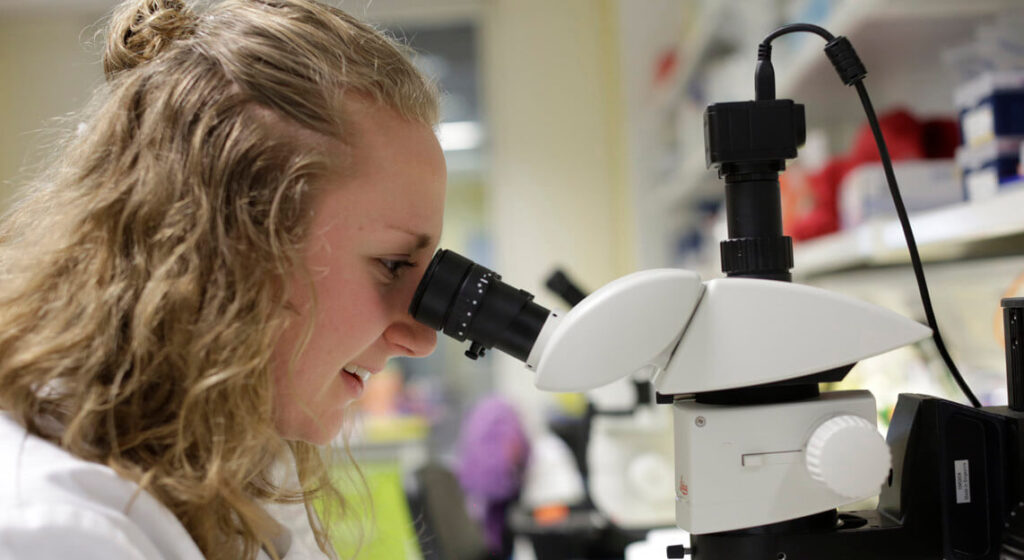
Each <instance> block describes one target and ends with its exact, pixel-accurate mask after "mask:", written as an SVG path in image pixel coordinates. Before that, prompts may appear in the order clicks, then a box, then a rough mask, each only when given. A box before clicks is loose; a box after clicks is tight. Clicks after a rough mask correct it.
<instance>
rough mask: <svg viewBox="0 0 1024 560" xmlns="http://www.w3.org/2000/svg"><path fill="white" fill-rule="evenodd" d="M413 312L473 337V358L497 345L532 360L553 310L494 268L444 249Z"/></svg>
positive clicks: (441, 327) (422, 319)
mask: <svg viewBox="0 0 1024 560" xmlns="http://www.w3.org/2000/svg"><path fill="white" fill-rule="evenodd" d="M409 314H410V315H412V316H413V318H414V319H416V320H417V321H419V322H420V323H423V324H424V325H427V326H429V327H430V328H432V329H435V330H439V331H442V332H444V334H446V335H448V336H450V337H452V338H454V339H455V340H458V341H459V342H462V341H464V340H467V339H468V340H469V341H470V343H471V344H470V348H469V350H468V351H467V352H466V355H467V356H469V357H470V358H473V359H476V358H478V357H480V356H482V355H484V352H485V351H486V350H487V349H490V348H497V349H498V350H501V351H502V352H505V353H506V354H509V355H510V356H512V357H514V358H517V359H519V360H522V361H526V359H527V357H529V355H530V351H531V350H532V349H533V345H534V342H536V340H537V336H538V335H539V334H540V331H541V328H542V327H543V326H544V322H545V321H547V318H548V315H549V314H550V311H549V310H548V309H546V308H544V307H542V306H540V305H537V304H536V303H534V302H533V294H530V293H529V292H527V291H525V290H520V289H517V288H514V287H512V286H509V285H508V284H505V283H504V282H502V281H501V276H500V275H499V274H497V273H495V272H494V271H492V270H490V269H488V268H486V267H483V266H481V265H479V264H476V263H474V262H473V261H471V260H469V259H467V258H466V257H463V256H462V255H459V254H458V253H455V252H453V251H449V250H447V249H442V250H440V251H438V252H437V253H436V254H435V255H434V258H433V260H431V261H430V265H429V266H428V267H427V271H426V273H424V275H423V279H422V280H420V284H419V286H417V287H416V293H415V294H414V295H413V298H412V304H411V305H410V306H409Z"/></svg>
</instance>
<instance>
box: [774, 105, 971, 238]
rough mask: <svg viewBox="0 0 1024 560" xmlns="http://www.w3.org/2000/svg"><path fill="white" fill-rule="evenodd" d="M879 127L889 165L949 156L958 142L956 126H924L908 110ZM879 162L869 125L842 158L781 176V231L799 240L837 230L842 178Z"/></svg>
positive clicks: (934, 123)
mask: <svg viewBox="0 0 1024 560" xmlns="http://www.w3.org/2000/svg"><path fill="white" fill-rule="evenodd" d="M878 126H879V128H881V129H882V135H883V136H885V142H886V146H887V147H888V149H889V156H890V157H891V158H892V160H893V161H900V160H908V159H936V158H950V157H953V152H954V151H955V150H956V146H957V145H958V144H959V143H960V133H959V128H958V127H957V124H956V121H954V120H952V119H938V120H932V121H925V122H922V121H920V120H918V119H917V118H915V117H914V116H913V115H912V114H911V113H910V112H909V111H906V110H903V109H899V110H895V111H890V112H888V113H885V114H883V115H882V116H881V117H879V119H878ZM877 161H881V157H880V156H879V154H878V148H877V147H876V146H875V138H874V135H873V134H872V133H871V128H870V126H868V124H867V123H864V124H863V125H861V127H860V128H858V129H857V134H856V136H855V137H854V139H853V144H852V145H851V146H850V149H849V150H848V151H847V153H846V154H843V155H840V156H836V157H834V158H832V159H831V160H829V162H828V163H826V164H825V166H824V167H822V168H821V169H820V170H818V171H815V172H813V173H807V172H802V171H800V170H798V168H797V166H796V165H795V166H794V167H793V169H790V170H788V171H786V172H785V173H783V174H782V176H781V177H780V178H779V184H780V186H781V188H782V200H783V220H782V223H783V230H784V231H785V234H786V235H789V236H790V237H792V238H793V239H794V240H797V241H801V240H805V239H811V238H814V237H818V236H820V235H825V234H828V233H832V232H834V231H837V230H838V229H839V209H838V206H837V201H838V199H839V192H838V191H839V185H840V184H841V183H842V181H843V177H845V176H846V174H847V173H848V172H849V171H850V170H852V169H853V168H855V167H857V166H858V165H860V164H862V163H868V162H877Z"/></svg>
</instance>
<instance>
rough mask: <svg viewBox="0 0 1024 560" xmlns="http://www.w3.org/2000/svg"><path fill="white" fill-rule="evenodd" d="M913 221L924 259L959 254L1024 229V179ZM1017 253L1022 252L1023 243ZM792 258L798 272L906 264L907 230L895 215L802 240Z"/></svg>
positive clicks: (913, 216)
mask: <svg viewBox="0 0 1024 560" xmlns="http://www.w3.org/2000/svg"><path fill="white" fill-rule="evenodd" d="M910 225H911V227H912V228H913V230H914V236H915V238H916V239H917V244H918V249H919V250H920V252H921V255H922V258H923V259H924V260H926V261H928V260H949V259H955V258H959V257H962V256H964V254H966V253H967V252H968V248H969V247H973V248H975V249H976V248H977V245H978V244H983V243H987V242H996V241H998V240H1001V239H1006V238H1008V237H1012V236H1015V235H1020V234H1024V181H1022V182H1019V183H1017V184H1014V185H1008V186H1006V187H1005V188H1004V189H1003V190H1002V191H1001V193H1000V194H999V195H997V196H994V197H992V198H989V199H986V200H978V201H971V202H964V203H960V204H956V205H952V206H948V207H944V208H940V209H936V210H931V211H927V212H920V213H915V214H911V215H910ZM1016 252H1017V253H1024V246H1021V247H1019V248H1016ZM793 260H794V269H793V272H794V274H796V275H798V276H801V277H807V276H816V275H822V274H828V273H832V272H839V271H845V270H850V269H857V268H865V267H873V266H884V265H893V264H905V263H909V262H910V257H909V254H908V252H907V247H906V241H905V240H904V238H903V229H902V228H901V227H900V224H899V222H898V221H897V220H896V219H895V218H893V219H883V220H874V221H870V222H867V223H865V224H862V225H860V226H857V227H855V228H852V229H849V230H845V231H841V232H839V233H835V234H831V235H826V236H822V237H819V238H816V239H812V240H809V241H805V242H802V243H798V244H797V245H796V246H795V247H794V255H793Z"/></svg>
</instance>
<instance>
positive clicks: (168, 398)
mask: <svg viewBox="0 0 1024 560" xmlns="http://www.w3.org/2000/svg"><path fill="white" fill-rule="evenodd" d="M104 71H105V74H106V77H107V84H106V86H105V88H104V91H102V92H101V93H100V95H99V99H98V101H96V102H95V103H94V108H93V109H92V110H91V113H90V116H89V117H88V118H87V120H86V121H85V123H84V124H83V125H82V126H80V127H79V131H78V133H77V134H76V135H75V136H74V137H73V138H71V139H70V140H69V141H68V143H67V145H66V147H65V149H64V151H63V153H62V155H61V157H60V159H59V161H58V162H57V164H56V165H54V166H53V168H52V171H51V174H50V176H49V177H46V178H45V179H44V180H41V181H39V183H38V185H37V186H35V187H34V188H33V189H30V191H29V192H28V193H27V196H26V197H25V198H24V200H22V201H21V202H19V203H18V204H17V205H16V207H15V209H14V210H13V211H12V212H11V213H10V215H9V216H8V218H7V219H6V220H5V222H4V225H3V228H2V230H0V240H2V243H0V266H2V268H0V270H2V272H3V276H2V281H3V284H2V285H3V290H2V291H0V325H3V327H2V328H0V411H2V412H0V556H3V557H7V556H5V555H10V556H14V557H29V558H64V557H74V558H78V559H81V558H200V557H203V556H205V557H207V558H232V559H234V558H253V557H256V556H257V555H262V554H264V553H265V554H268V555H269V556H271V557H274V558H278V557H283V556H285V555H286V549H287V543H286V542H285V541H286V540H287V539H285V538H281V537H286V536H287V535H283V534H281V532H280V527H279V525H277V524H276V523H275V522H274V520H273V519H272V518H271V517H270V516H269V515H268V514H267V513H266V512H265V509H264V506H265V505H267V504H269V503H273V502H289V501H290V502H293V503H294V502H296V501H301V502H304V503H305V508H306V511H307V514H308V519H309V523H310V525H311V527H312V529H313V532H314V533H315V535H316V537H317V544H318V545H319V547H320V549H321V550H322V551H323V552H324V553H325V554H328V555H333V552H332V550H333V549H332V544H331V542H330V539H329V538H328V535H327V534H326V531H325V530H324V527H323V525H322V524H321V522H320V520H319V519H318V517H317V515H316V513H315V512H314V510H313V508H312V504H313V500H314V499H316V500H317V501H323V502H324V503H325V504H327V505H326V506H325V508H326V509H328V510H330V509H332V506H331V503H332V502H334V503H335V505H337V503H338V502H339V501H340V500H341V496H340V493H339V492H338V491H337V490H336V489H335V488H334V487H333V486H332V485H331V481H330V479H329V477H328V476H327V469H326V465H325V464H324V462H323V461H322V460H321V459H320V453H319V449H318V446H320V445H322V444H325V443H327V442H330V441H331V440H332V439H333V438H334V437H335V436H336V434H337V433H338V431H339V429H340V427H341V425H342V421H343V417H344V411H345V407H346V405H347V403H348V402H349V401H351V400H352V399H354V398H356V397H358V395H359V393H360V391H361V390H362V387H363V383H365V381H366V378H367V376H368V375H370V374H372V373H373V372H374V371H377V370H379V369H381V368H382V367H383V366H384V363H385V361H386V360H387V359H388V358H389V357H390V356H396V355H406V356H423V355H426V354H428V353H430V352H431V350H432V349H433V347H434V344H435V335H434V332H433V331H432V330H430V329H429V328H427V327H424V326H420V325H419V324H417V323H415V322H414V321H413V320H412V318H411V317H410V316H409V315H408V313H407V311H406V310H407V308H408V305H409V301H410V299H411V298H412V294H413V291H414V290H415V287H416V284H417V283H418V281H419V279H420V277H421V276H422V274H423V270H424V268H425V267H426V264H427V262H428V261H429V258H430V255H431V253H432V252H433V250H434V248H435V245H436V243H437V239H438V236H439V234H440V229H441V219H442V211H443V202H444V185H445V165H444V159H443V156H442V153H441V150H440V147H439V145H438V142H437V140H436V137H435V135H434V133H433V131H432V127H433V126H434V125H435V124H436V121H437V113H438V104H437V96H436V93H435V91H434V89H433V88H432V86H431V85H430V84H429V83H428V82H427V81H426V80H425V79H424V78H423V77H422V76H421V75H420V74H419V73H418V72H417V71H416V70H415V69H414V67H413V66H412V65H411V64H410V63H409V62H408V60H407V59H406V58H405V57H404V56H403V53H402V51H401V50H400V48H399V47H397V46H396V45H395V44H393V43H392V42H391V41H389V40H388V39H386V38H384V37H383V36H381V35H380V34H379V33H377V32H376V31H374V30H372V29H371V28H369V27H367V26H366V25H364V24H362V23H360V22H358V21H356V20H354V19H353V18H351V17H350V16H348V15H346V14H345V13H343V12H341V11H339V10H336V9H332V8H329V7H326V6H323V5H319V4H317V3H315V2H313V1H312V0H226V1H224V2H222V3H220V4H218V5H216V6H213V7H211V8H209V9H208V10H206V11H204V12H203V13H200V14H197V13H194V12H193V11H192V10H191V9H190V8H189V7H187V6H185V5H184V4H183V3H182V2H180V1H178V0H135V1H129V2H126V3H125V4H124V5H122V6H121V7H120V8H119V9H118V11H117V12H116V13H115V15H114V18H113V19H112V23H111V25H110V29H109V38H108V42H107V48H106V52H105V55H104ZM282 458H288V459H289V460H291V461H294V465H295V467H296V472H297V473H298V478H299V480H300V482H301V488H299V489H298V490H297V491H294V489H289V488H282V487H281V485H279V484H278V483H277V482H276V480H275V476H274V475H273V472H274V468H275V465H276V464H278V463H279V462H280V461H281V460H282Z"/></svg>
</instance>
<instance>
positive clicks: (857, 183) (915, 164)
mask: <svg viewBox="0 0 1024 560" xmlns="http://www.w3.org/2000/svg"><path fill="white" fill-rule="evenodd" d="M893 171H894V172H895V173H896V181H897V184H898V185H899V188H900V194H901V195H902V197H903V203H904V205H906V207H907V211H908V212H917V211H921V210H930V209H933V208H939V207H942V206H946V205H949V204H955V203H957V202H962V201H963V200H964V190H963V187H962V186H961V184H960V182H959V180H958V179H957V174H956V165H955V164H954V162H953V160H911V161H898V162H895V163H893ZM895 215H896V207H895V206H894V205H893V202H892V196H891V195H890V193H889V184H888V182H887V181H886V179H885V171H884V170H883V168H882V164H881V163H867V164H863V165H860V166H858V167H856V168H855V169H853V170H852V171H850V172H849V173H847V175H846V177H845V178H844V179H843V182H842V184H841V185H840V187H839V220H840V223H841V224H842V227H843V228H844V229H847V228H852V227H856V226H858V225H860V224H863V223H865V222H866V221H868V220H869V219H871V218H877V217H889V216H895Z"/></svg>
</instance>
